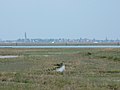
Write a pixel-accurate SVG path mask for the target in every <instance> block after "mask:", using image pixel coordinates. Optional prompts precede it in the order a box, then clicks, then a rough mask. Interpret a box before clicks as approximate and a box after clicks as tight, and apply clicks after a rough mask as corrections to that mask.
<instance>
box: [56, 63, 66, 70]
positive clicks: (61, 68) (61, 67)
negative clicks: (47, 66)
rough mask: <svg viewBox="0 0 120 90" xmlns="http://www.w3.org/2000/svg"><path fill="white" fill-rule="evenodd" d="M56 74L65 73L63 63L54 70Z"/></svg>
mask: <svg viewBox="0 0 120 90" xmlns="http://www.w3.org/2000/svg"><path fill="white" fill-rule="evenodd" d="M56 71H57V72H64V71H65V65H64V64H63V63H61V64H60V67H59V68H57V69H56Z"/></svg>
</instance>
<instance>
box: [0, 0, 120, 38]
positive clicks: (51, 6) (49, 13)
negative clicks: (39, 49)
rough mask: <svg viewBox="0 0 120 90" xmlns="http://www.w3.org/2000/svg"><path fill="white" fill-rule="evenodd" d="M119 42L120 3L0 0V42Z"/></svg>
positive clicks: (118, 0) (104, 0) (102, 0)
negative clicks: (25, 34)
mask: <svg viewBox="0 0 120 90" xmlns="http://www.w3.org/2000/svg"><path fill="white" fill-rule="evenodd" d="M25 32H26V33H27V37H28V38H43V39H46V38H70V39H72V38H75V39H76V38H90V39H92V38H96V39H105V38H106V37H107V38H108V39H117V38H118V39H120V0H0V39H18V38H24V33H25Z"/></svg>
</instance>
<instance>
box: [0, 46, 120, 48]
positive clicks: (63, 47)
mask: <svg viewBox="0 0 120 90" xmlns="http://www.w3.org/2000/svg"><path fill="white" fill-rule="evenodd" d="M0 48H120V46H0Z"/></svg>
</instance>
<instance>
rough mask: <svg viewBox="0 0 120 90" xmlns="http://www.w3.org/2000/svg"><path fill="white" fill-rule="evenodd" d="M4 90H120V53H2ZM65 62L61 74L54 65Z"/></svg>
mask: <svg viewBox="0 0 120 90" xmlns="http://www.w3.org/2000/svg"><path fill="white" fill-rule="evenodd" d="M0 54H1V55H19V57H17V58H14V59H0V90H33V89H34V90H120V62H119V59H120V49H111V48H108V49H0ZM61 62H63V63H64V64H65V65H66V70H65V72H63V73H58V72H56V71H55V70H53V68H54V64H57V63H61Z"/></svg>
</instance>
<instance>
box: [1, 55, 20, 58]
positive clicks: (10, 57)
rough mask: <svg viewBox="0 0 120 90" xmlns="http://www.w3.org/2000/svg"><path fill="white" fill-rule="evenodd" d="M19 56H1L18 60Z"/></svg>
mask: <svg viewBox="0 0 120 90" xmlns="http://www.w3.org/2000/svg"><path fill="white" fill-rule="evenodd" d="M17 57H18V56H13V55H10V56H0V58H17Z"/></svg>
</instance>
